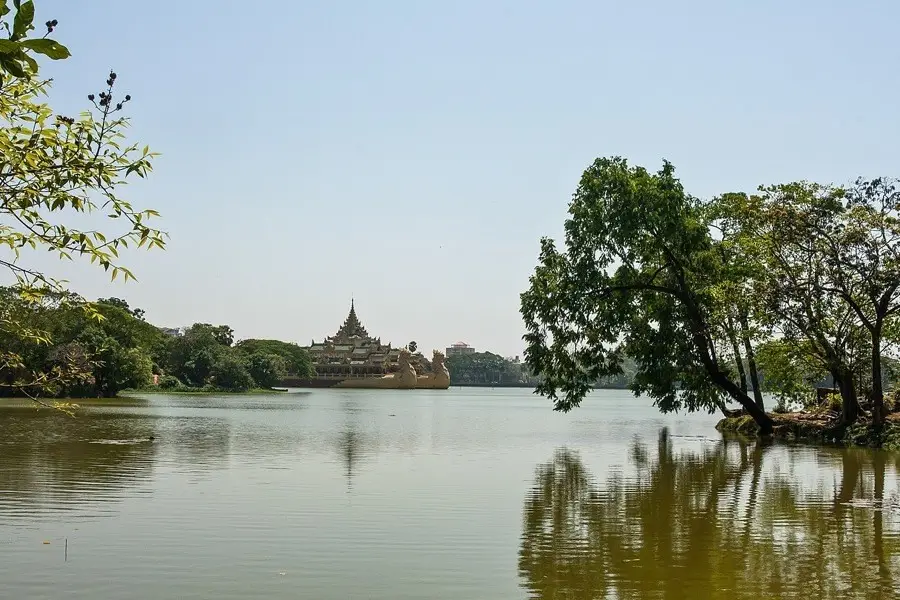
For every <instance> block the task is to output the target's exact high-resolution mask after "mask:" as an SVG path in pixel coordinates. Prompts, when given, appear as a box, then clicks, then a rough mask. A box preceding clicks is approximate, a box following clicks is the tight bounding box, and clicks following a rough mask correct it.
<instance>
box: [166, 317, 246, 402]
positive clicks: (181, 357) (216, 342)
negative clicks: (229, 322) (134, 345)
mask: <svg viewBox="0 0 900 600" xmlns="http://www.w3.org/2000/svg"><path fill="white" fill-rule="evenodd" d="M223 327H225V328H226V329H228V330H230V328H228V327H227V326H223ZM222 331H223V330H222V328H221V327H214V326H212V325H209V324H206V323H196V324H194V325H192V326H191V327H189V328H188V329H187V330H186V331H185V332H184V334H183V335H181V336H178V337H173V338H171V339H170V340H169V344H168V356H167V358H166V360H165V363H164V368H165V370H166V372H167V373H168V374H170V375H174V376H175V377H177V378H178V379H179V380H180V381H183V382H184V383H186V384H187V385H190V386H193V387H202V386H204V385H206V384H207V382H208V381H209V379H210V377H211V376H212V371H213V366H214V365H215V364H216V362H217V361H218V360H219V358H220V357H221V356H222V354H223V353H224V352H225V351H226V350H227V349H228V346H226V345H224V344H222V343H221V340H222V339H223V334H222Z"/></svg>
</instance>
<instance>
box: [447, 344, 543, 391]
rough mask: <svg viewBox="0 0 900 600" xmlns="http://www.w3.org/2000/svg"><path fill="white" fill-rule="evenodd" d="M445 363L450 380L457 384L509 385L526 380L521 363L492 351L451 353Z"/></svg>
mask: <svg viewBox="0 0 900 600" xmlns="http://www.w3.org/2000/svg"><path fill="white" fill-rule="evenodd" d="M445 364H446V366H447V370H448V371H449V372H450V377H451V381H453V382H454V384H457V385H471V384H494V385H498V384H499V385H510V384H517V383H523V382H524V381H525V380H526V374H525V373H524V372H523V371H522V368H521V365H519V364H517V363H514V362H512V361H510V360H507V359H505V358H503V357H502V356H500V355H498V354H494V353H492V352H472V353H469V354H452V355H450V356H448V357H447V360H446V363H445Z"/></svg>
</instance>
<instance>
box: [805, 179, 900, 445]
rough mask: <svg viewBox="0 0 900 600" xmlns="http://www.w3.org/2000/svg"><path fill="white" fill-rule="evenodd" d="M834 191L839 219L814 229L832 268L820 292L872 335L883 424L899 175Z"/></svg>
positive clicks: (897, 248) (895, 306)
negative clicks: (843, 307) (829, 295)
mask: <svg viewBox="0 0 900 600" xmlns="http://www.w3.org/2000/svg"><path fill="white" fill-rule="evenodd" d="M836 195H838V196H842V199H843V200H844V205H843V207H842V208H843V209H844V210H841V211H838V217H839V219H838V220H837V222H836V223H827V225H829V226H828V227H821V228H817V229H815V230H814V231H813V232H812V233H813V235H816V236H817V237H819V238H820V239H821V240H822V242H823V243H822V248H823V255H824V262H825V265H826V266H827V267H828V275H829V277H828V282H827V283H826V285H825V286H823V288H822V291H823V292H826V293H832V294H836V295H837V296H838V297H840V298H841V300H843V301H844V302H845V303H846V304H847V305H848V306H849V307H850V308H851V309H852V311H853V313H854V314H855V316H856V317H857V319H858V320H859V322H860V323H861V324H862V326H863V327H864V329H865V331H867V332H868V334H869V344H868V345H869V350H870V353H871V354H870V365H871V374H870V378H869V381H870V385H871V399H872V418H873V421H874V423H875V425H876V426H879V427H880V426H881V425H883V423H884V419H885V414H886V411H885V409H884V373H883V369H882V352H883V351H884V339H885V336H884V334H885V328H886V327H887V328H890V324H889V321H891V320H896V316H897V313H898V311H900V218H898V217H900V190H898V189H897V182H896V181H895V180H891V179H886V178H878V179H873V180H864V179H859V180H857V181H856V183H855V184H854V185H853V186H851V187H849V189H847V190H838V191H836ZM813 223H818V222H817V221H813Z"/></svg>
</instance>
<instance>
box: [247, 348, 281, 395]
mask: <svg viewBox="0 0 900 600" xmlns="http://www.w3.org/2000/svg"><path fill="white" fill-rule="evenodd" d="M247 371H248V373H249V374H250V377H252V378H253V381H255V382H256V385H257V386H259V387H261V388H271V387H274V386H276V385H278V382H279V381H281V380H282V379H284V377H285V375H287V368H286V363H285V360H284V359H283V358H282V357H280V356H278V355H277V354H261V353H256V354H251V355H250V356H249V357H248V358H247Z"/></svg>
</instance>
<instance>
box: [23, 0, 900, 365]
mask: <svg viewBox="0 0 900 600" xmlns="http://www.w3.org/2000/svg"><path fill="white" fill-rule="evenodd" d="M37 9H38V20H39V21H40V22H43V21H46V20H47V19H51V18H56V19H58V20H59V27H58V30H57V32H56V34H55V35H56V37H57V39H59V40H60V41H62V42H64V43H66V44H67V45H68V46H69V48H70V49H71V51H72V53H73V57H72V58H71V59H70V60H68V61H65V62H63V63H54V64H48V65H47V67H46V69H45V73H47V74H51V75H53V76H54V77H55V78H56V85H55V88H54V90H53V95H52V103H53V104H54V106H55V107H57V108H58V109H60V110H62V111H67V110H68V111H72V110H75V109H76V108H81V107H82V106H84V104H85V103H86V101H85V100H84V97H85V96H86V95H87V94H88V93H89V92H91V91H98V90H99V89H100V85H102V81H103V79H104V78H105V74H106V70H107V69H108V68H109V67H114V68H115V69H116V71H117V72H118V74H119V84H120V86H121V91H122V92H126V91H127V92H128V93H130V94H131V95H132V96H133V97H134V100H133V101H132V103H131V105H130V107H129V111H130V115H131V116H132V118H133V128H132V134H133V137H134V139H135V140H137V141H140V142H141V143H149V144H150V145H151V146H152V147H153V148H154V149H156V150H158V151H160V152H162V153H163V156H162V157H161V158H160V159H159V161H158V162H157V165H156V172H155V173H154V175H153V176H152V179H150V180H149V181H147V182H146V183H141V184H139V185H136V186H134V187H132V188H130V189H128V194H129V196H128V197H129V198H131V199H133V200H134V201H135V202H136V203H138V204H141V205H144V206H149V207H153V208H157V209H159V210H160V211H161V212H162V213H163V216H164V220H163V221H161V224H162V227H163V228H164V229H166V230H167V231H169V232H170V234H171V243H170V246H169V249H168V251H167V252H165V253H159V252H153V253H148V254H141V255H129V256H128V264H129V265H131V266H133V267H134V270H135V272H136V274H137V276H138V279H139V282H138V283H136V284H135V283H128V284H127V285H122V284H120V283H116V284H109V283H107V281H106V278H105V276H104V275H103V274H102V273H97V272H95V271H94V270H92V269H90V268H87V267H78V268H73V267H65V270H62V269H63V265H61V264H56V263H46V264H47V265H50V266H53V267H54V268H55V269H56V270H55V271H54V274H57V275H60V274H61V275H64V276H68V278H69V279H70V280H71V282H72V285H73V287H75V288H76V289H77V290H78V291H80V292H82V293H84V294H86V295H88V296H93V297H96V296H98V295H117V296H121V297H125V298H126V299H128V300H129V301H130V302H131V303H132V304H133V305H137V306H141V307H143V308H145V309H146V311H147V314H148V317H149V318H150V319H151V320H153V321H154V322H156V323H158V324H162V325H170V326H176V325H184V324H189V323H191V322H194V321H207V322H213V323H227V324H230V325H231V326H233V327H234V328H235V330H236V332H237V334H238V336H239V337H276V338H281V339H288V340H293V341H298V342H301V343H308V342H309V340H310V338H313V337H314V338H316V339H319V338H321V337H322V336H323V335H326V334H331V333H333V331H334V330H335V329H336V328H337V326H338V325H339V324H340V322H341V321H342V320H343V318H344V316H345V315H346V313H347V310H348V308H349V303H350V296H351V294H352V295H354V296H355V298H356V305H357V309H358V313H359V315H360V317H361V319H362V320H363V322H364V324H365V325H366V326H367V327H368V328H369V330H370V332H372V333H375V334H378V335H380V336H381V337H382V338H383V340H389V341H393V342H394V343H396V344H402V343H406V342H407V341H409V340H411V339H415V340H417V341H418V342H419V344H420V346H421V347H423V348H426V349H428V348H432V347H444V346H446V345H448V344H450V343H452V342H455V341H457V340H464V341H466V342H469V343H470V344H473V345H475V346H476V347H478V348H479V349H490V350H493V351H496V352H499V353H501V354H505V355H512V354H519V353H521V350H522V342H521V340H520V336H521V334H522V325H521V320H520V317H519V315H518V294H519V293H520V292H521V291H522V290H523V289H524V288H525V287H526V286H527V280H528V276H529V275H530V273H531V271H532V269H533V267H534V264H535V261H536V256H537V250H538V239H539V238H540V236H541V235H544V234H549V235H558V234H559V233H560V231H561V226H562V222H563V220H564V218H565V211H566V205H567V202H568V199H569V197H570V195H571V193H572V191H573V190H574V188H575V186H576V183H577V181H578V178H579V175H580V173H581V171H582V170H583V169H584V167H585V166H587V165H588V164H589V163H590V162H591V161H592V160H593V159H594V158H595V157H597V156H601V155H612V154H618V155H623V156H626V157H628V158H629V159H630V160H632V161H633V162H637V163H642V164H645V165H647V166H648V167H655V166H657V165H658V164H659V162H660V161H661V160H662V159H663V158H668V159H669V160H671V161H673V162H674V163H675V165H676V167H677V168H678V170H679V173H680V175H681V177H682V178H683V180H684V182H685V185H686V187H687V189H688V190H689V191H690V192H692V193H694V194H696V195H701V196H709V195H713V194H716V193H719V192H723V191H731V190H750V189H753V188H755V187H756V186H757V185H759V184H763V183H776V182H780V181H785V180H794V179H812V180H819V181H823V182H844V181H847V180H849V179H852V178H854V177H856V176H858V175H894V176H897V175H900V160H898V159H900V148H898V144H897V140H898V139H900V116H898V114H900V113H898V110H897V102H898V100H897V99H898V96H900V84H898V79H897V76H896V72H897V65H898V64H900V41H898V38H897V35H896V23H897V21H898V18H900V4H898V3H897V2H895V1H890V0H883V1H880V2H876V1H865V0H862V1H859V2H852V3H851V2H837V1H834V0H819V1H813V0H793V1H791V2H783V1H782V2H776V1H774V0H757V1H755V2H750V1H740V2H737V1H731V2H727V1H722V0H718V1H712V0H704V1H700V0H685V1H682V2H665V1H661V0H660V1H653V2H649V1H644V2H641V1H633V2H602V1H596V0H590V1H589V0H584V1H570V2H565V1H561V0H560V1H554V2H551V1H545V2H529V1H525V0H517V1H515V2H513V1H503V2H499V1H488V0H482V1H478V2H476V1H468V0H466V1H454V2H440V3H438V2H426V1H420V2H413V1H411V0H405V1H399V0H382V1H379V2H376V1H371V2H348V1H343V2H342V1H337V0H335V1H329V2H326V1H320V2H304V1H296V0H293V1H289V0H272V1H269V2H235V1H231V2H229V1H226V0H215V1H213V0H206V1H201V0H184V1H182V2H135V1H131V0H116V1H111V0H91V1H90V2H73V1H72V0H39V1H38V2H37ZM42 264H44V263H42Z"/></svg>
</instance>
